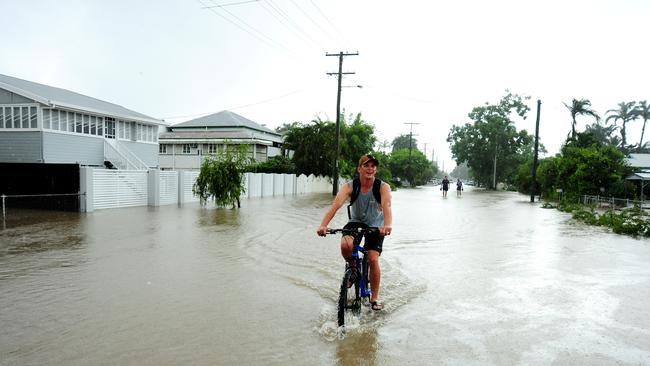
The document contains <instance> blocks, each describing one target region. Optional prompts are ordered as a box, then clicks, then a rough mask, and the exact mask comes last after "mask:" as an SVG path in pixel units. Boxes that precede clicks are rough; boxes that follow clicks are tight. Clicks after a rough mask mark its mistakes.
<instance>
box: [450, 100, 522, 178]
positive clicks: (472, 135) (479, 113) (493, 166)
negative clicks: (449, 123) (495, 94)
mask: <svg viewBox="0 0 650 366" xmlns="http://www.w3.org/2000/svg"><path fill="white" fill-rule="evenodd" d="M506 92H507V94H506V95H505V96H504V97H503V98H502V99H501V100H500V101H499V103H498V104H494V105H490V104H488V103H486V104H485V106H481V107H475V108H474V109H472V111H471V112H470V113H469V114H468V116H469V118H470V119H472V120H473V121H474V122H473V123H466V124H465V125H463V126H456V125H454V126H453V127H452V128H451V130H450V132H449V135H448V137H447V142H448V143H449V144H450V146H451V152H452V156H453V157H454V159H455V160H456V164H458V165H460V164H463V163H467V165H468V166H469V168H470V169H471V170H472V172H473V173H474V177H475V178H476V180H477V181H478V182H479V183H482V184H484V185H487V186H489V187H491V188H496V182H497V181H505V182H511V181H512V180H513V179H514V177H515V176H516V169H517V166H518V165H519V164H520V163H521V162H522V156H523V155H522V152H523V149H524V148H525V147H526V146H530V143H531V141H532V139H533V137H532V136H531V135H529V134H528V133H527V132H526V131H525V130H521V131H517V129H516V128H515V126H514V121H513V120H512V119H511V116H512V115H513V114H515V115H517V116H519V117H521V118H524V119H525V118H526V113H527V112H528V111H529V110H530V108H529V107H528V106H527V105H526V104H525V103H524V99H528V98H524V97H521V96H519V95H516V94H512V93H510V92H508V91H506Z"/></svg>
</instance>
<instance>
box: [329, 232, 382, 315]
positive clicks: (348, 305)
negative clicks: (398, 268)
mask: <svg viewBox="0 0 650 366" xmlns="http://www.w3.org/2000/svg"><path fill="white" fill-rule="evenodd" d="M377 230H378V229H377V228H376V227H371V228H362V227H360V228H354V229H327V233H328V234H337V233H341V234H343V235H351V236H352V238H353V245H352V258H353V259H354V263H355V266H354V267H353V268H352V267H350V265H349V264H347V263H346V265H345V273H344V274H343V280H342V281H341V290H340V292H339V301H338V323H339V327H340V326H343V325H345V311H346V310H351V311H352V314H354V315H357V316H358V315H359V314H360V313H361V302H362V299H366V300H367V302H368V303H370V295H371V291H370V283H369V281H368V258H367V257H366V250H365V249H364V248H363V246H362V245H361V240H362V239H363V237H364V235H365V234H366V233H372V232H376V231H377ZM359 252H361V254H362V255H361V258H359ZM350 283H352V285H351V286H349V284H350Z"/></svg>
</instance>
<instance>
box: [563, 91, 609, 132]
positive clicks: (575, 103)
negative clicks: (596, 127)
mask: <svg viewBox="0 0 650 366" xmlns="http://www.w3.org/2000/svg"><path fill="white" fill-rule="evenodd" d="M562 104H564V106H565V107H567V109H568V110H569V112H571V118H572V119H573V122H572V123H571V138H575V137H576V117H577V116H581V115H582V116H592V117H594V118H596V121H599V120H600V116H598V113H596V111H594V110H593V109H591V108H589V107H591V101H590V100H589V99H580V100H578V99H573V100H572V101H571V105H568V104H566V103H564V102H563V103H562Z"/></svg>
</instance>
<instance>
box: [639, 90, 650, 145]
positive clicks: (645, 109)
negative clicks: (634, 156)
mask: <svg viewBox="0 0 650 366" xmlns="http://www.w3.org/2000/svg"><path fill="white" fill-rule="evenodd" d="M637 113H638V114H639V117H641V118H643V127H642V128H641V140H639V149H641V147H642V146H643V133H644V132H645V124H646V123H647V122H648V120H649V119H650V105H648V101H647V100H644V101H641V102H639V106H638V107H637Z"/></svg>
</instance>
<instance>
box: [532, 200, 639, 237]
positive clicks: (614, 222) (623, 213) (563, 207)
mask: <svg viewBox="0 0 650 366" xmlns="http://www.w3.org/2000/svg"><path fill="white" fill-rule="evenodd" d="M542 207H543V208H557V209H558V210H560V211H563V212H567V213H571V214H572V216H573V218H574V219H576V220H579V221H581V222H584V223H586V224H588V225H595V226H604V227H608V228H610V229H612V231H613V232H615V233H617V234H625V235H631V236H635V237H636V236H641V237H650V216H649V215H648V213H647V212H645V210H643V209H642V208H640V207H632V208H626V209H623V210H613V209H607V210H605V211H602V210H601V211H599V210H596V208H595V207H593V206H589V205H583V204H578V203H569V202H567V201H561V202H560V203H557V204H555V205H554V204H553V203H550V202H545V203H544V204H543V205H542Z"/></svg>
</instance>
